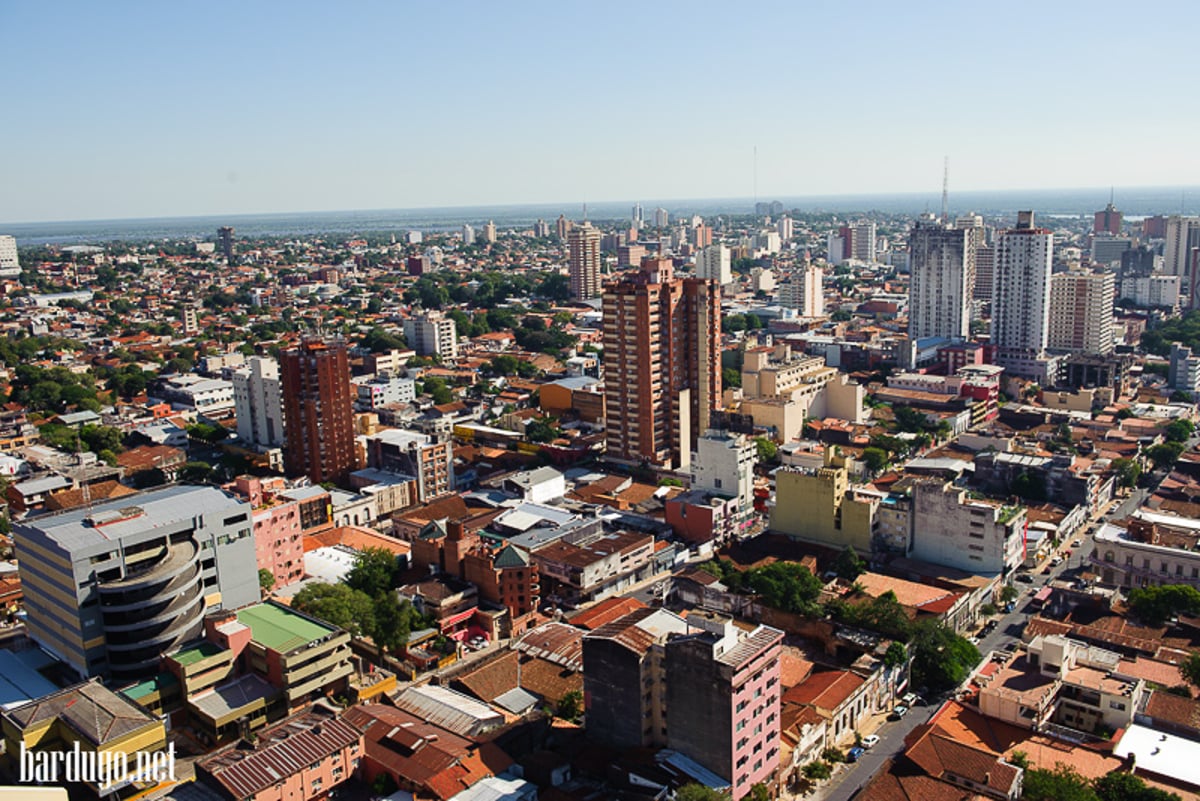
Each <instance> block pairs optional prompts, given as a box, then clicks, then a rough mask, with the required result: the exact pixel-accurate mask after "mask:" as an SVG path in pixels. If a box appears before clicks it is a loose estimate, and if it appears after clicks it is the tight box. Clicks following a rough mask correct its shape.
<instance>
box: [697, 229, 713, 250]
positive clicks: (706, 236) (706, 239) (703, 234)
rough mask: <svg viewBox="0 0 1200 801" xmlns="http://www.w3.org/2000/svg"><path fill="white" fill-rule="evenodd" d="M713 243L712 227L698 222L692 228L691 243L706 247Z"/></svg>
mask: <svg viewBox="0 0 1200 801" xmlns="http://www.w3.org/2000/svg"><path fill="white" fill-rule="evenodd" d="M712 243H713V229H712V226H711V225H705V224H704V223H700V224H699V225H697V226H696V227H695V228H693V229H692V244H693V245H695V246H696V247H697V248H706V247H709V246H710V245H712Z"/></svg>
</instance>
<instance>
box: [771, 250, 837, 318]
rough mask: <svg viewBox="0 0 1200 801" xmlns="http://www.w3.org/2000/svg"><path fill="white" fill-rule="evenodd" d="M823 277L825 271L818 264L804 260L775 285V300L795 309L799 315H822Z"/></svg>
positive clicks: (823, 306) (823, 299)
mask: <svg viewBox="0 0 1200 801" xmlns="http://www.w3.org/2000/svg"><path fill="white" fill-rule="evenodd" d="M824 277H825V273H824V271H823V270H822V269H821V268H820V267H819V266H817V265H816V264H813V263H812V262H806V263H804V264H802V265H801V266H800V267H799V268H798V269H797V270H796V271H795V272H794V273H792V275H791V277H790V278H789V279H788V280H786V281H784V282H783V283H781V284H779V285H778V286H777V287H776V301H777V302H778V303H779V305H780V306H784V307H786V308H789V309H795V310H796V313H797V314H799V315H800V316H801V317H823V316H824V315H825V295H824V288H823V286H822V282H823V280H824Z"/></svg>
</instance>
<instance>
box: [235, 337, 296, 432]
mask: <svg viewBox="0 0 1200 801" xmlns="http://www.w3.org/2000/svg"><path fill="white" fill-rule="evenodd" d="M233 403H234V408H235V409H236V410H237V428H238V436H239V437H241V439H242V441H243V442H246V443H247V444H249V445H252V446H259V447H265V448H277V447H279V446H280V445H282V444H283V432H284V425H283V388H282V386H281V385H280V382H279V363H278V362H276V361H275V360H274V359H271V358H267V357H263V356H251V357H250V358H249V359H248V360H247V362H246V366H245V367H242V368H240V369H238V370H235V371H234V372H233Z"/></svg>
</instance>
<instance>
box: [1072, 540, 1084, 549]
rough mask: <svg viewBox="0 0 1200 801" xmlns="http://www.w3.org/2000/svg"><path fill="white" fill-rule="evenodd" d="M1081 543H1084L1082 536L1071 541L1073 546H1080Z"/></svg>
mask: <svg viewBox="0 0 1200 801" xmlns="http://www.w3.org/2000/svg"><path fill="white" fill-rule="evenodd" d="M1081 545H1083V538H1082V537H1076V538H1075V541H1074V542H1072V543H1071V547H1072V548H1078V547H1079V546H1081Z"/></svg>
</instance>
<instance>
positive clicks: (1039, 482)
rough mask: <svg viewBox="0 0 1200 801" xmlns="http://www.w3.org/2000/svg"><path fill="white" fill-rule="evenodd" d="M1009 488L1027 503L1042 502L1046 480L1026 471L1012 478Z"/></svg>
mask: <svg viewBox="0 0 1200 801" xmlns="http://www.w3.org/2000/svg"><path fill="white" fill-rule="evenodd" d="M1009 490H1011V491H1012V494H1013V495H1016V496H1017V497H1018V498H1021V499H1022V500H1024V501H1027V502H1029V503H1042V502H1044V501H1045V500H1046V481H1045V480H1044V479H1042V478H1041V477H1039V476H1035V475H1034V474H1033V473H1030V472H1028V471H1024V472H1021V473H1019V474H1018V475H1017V477H1016V478H1014V479H1013V480H1012V484H1011V485H1010V486H1009Z"/></svg>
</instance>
